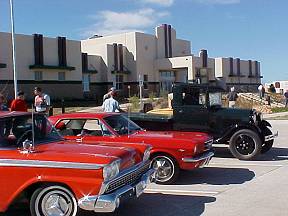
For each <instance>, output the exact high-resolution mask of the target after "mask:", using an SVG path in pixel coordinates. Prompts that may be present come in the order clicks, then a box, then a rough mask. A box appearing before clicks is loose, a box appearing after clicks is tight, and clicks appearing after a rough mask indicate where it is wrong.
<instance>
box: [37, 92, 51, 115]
mask: <svg viewBox="0 0 288 216" xmlns="http://www.w3.org/2000/svg"><path fill="white" fill-rule="evenodd" d="M34 95H35V99H34V106H35V110H36V112H39V113H46V114H48V113H49V109H50V106H51V103H50V97H49V95H47V94H45V93H43V92H42V89H41V88H40V87H35V88H34Z"/></svg>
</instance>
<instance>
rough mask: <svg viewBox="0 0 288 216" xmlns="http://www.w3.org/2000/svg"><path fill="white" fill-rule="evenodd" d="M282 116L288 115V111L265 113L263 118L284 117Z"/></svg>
mask: <svg viewBox="0 0 288 216" xmlns="http://www.w3.org/2000/svg"><path fill="white" fill-rule="evenodd" d="M282 116H288V112H279V113H271V114H263V118H264V119H270V118H275V117H282Z"/></svg>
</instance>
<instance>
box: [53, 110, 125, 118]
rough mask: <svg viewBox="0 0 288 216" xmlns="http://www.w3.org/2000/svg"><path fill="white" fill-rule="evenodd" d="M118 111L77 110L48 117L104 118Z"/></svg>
mask: <svg viewBox="0 0 288 216" xmlns="http://www.w3.org/2000/svg"><path fill="white" fill-rule="evenodd" d="M119 114H120V113H105V112H99V113H87V112H77V113H64V114H59V115H55V116H50V117H49V118H50V119H53V118H57V119H58V118H105V117H107V116H111V115H119Z"/></svg>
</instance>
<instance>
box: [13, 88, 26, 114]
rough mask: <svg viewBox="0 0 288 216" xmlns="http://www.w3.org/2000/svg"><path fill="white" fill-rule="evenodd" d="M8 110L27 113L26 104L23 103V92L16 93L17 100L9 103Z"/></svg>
mask: <svg viewBox="0 0 288 216" xmlns="http://www.w3.org/2000/svg"><path fill="white" fill-rule="evenodd" d="M10 110H11V111H22V112H27V111H28V107H27V103H26V101H25V94H24V92H23V91H19V92H18V93H17V98H16V99H14V100H13V101H12V102H11V106H10Z"/></svg>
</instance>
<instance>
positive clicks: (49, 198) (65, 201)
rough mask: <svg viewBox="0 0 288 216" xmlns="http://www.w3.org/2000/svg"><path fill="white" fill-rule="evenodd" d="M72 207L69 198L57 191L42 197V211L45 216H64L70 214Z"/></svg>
mask: <svg viewBox="0 0 288 216" xmlns="http://www.w3.org/2000/svg"><path fill="white" fill-rule="evenodd" d="M72 206H73V205H72V202H71V200H70V198H69V196H67V194H65V193H62V192H61V191H59V192H58V193H48V194H46V196H44V197H43V202H42V211H43V213H44V215H45V216H66V215H70V213H71V212H72Z"/></svg>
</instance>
